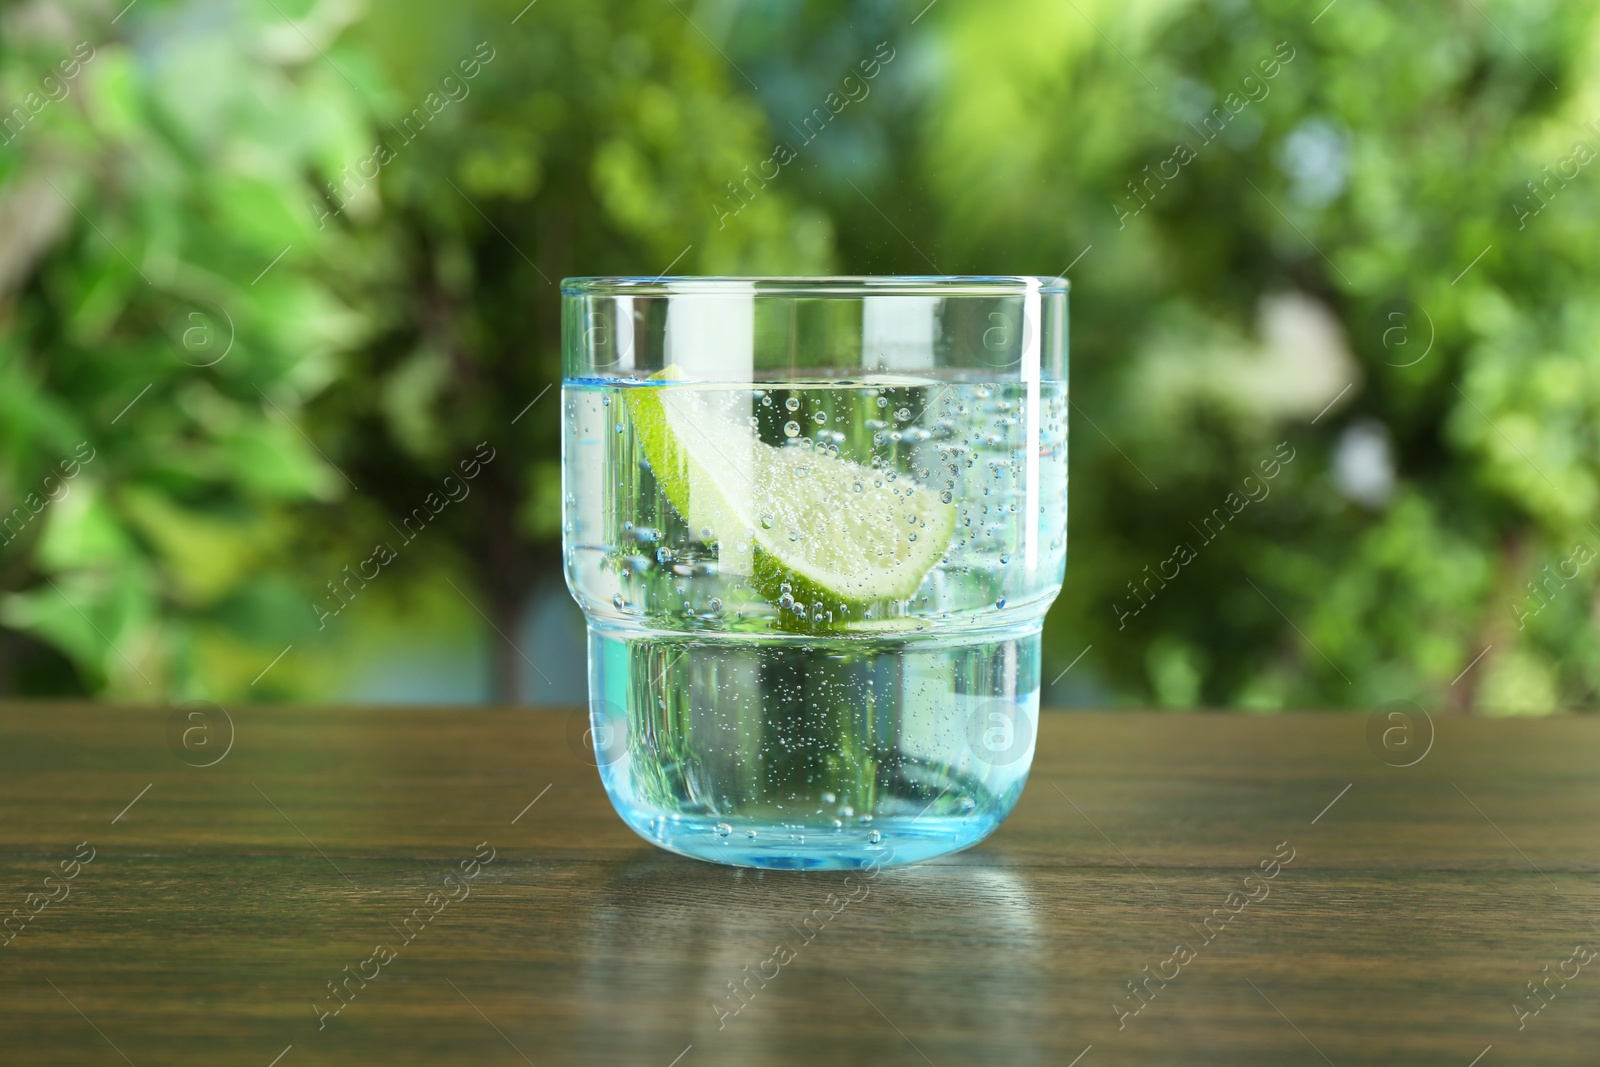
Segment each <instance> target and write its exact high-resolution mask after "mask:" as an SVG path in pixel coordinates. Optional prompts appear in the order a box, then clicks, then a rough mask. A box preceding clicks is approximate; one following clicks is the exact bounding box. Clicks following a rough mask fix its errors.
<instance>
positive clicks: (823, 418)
mask: <svg viewBox="0 0 1600 1067" xmlns="http://www.w3.org/2000/svg"><path fill="white" fill-rule="evenodd" d="M811 417H812V418H813V419H816V420H817V425H818V426H821V425H822V424H823V423H825V422H827V421H828V413H827V412H826V411H819V412H817V413H816V414H815V415H813V416H811Z"/></svg>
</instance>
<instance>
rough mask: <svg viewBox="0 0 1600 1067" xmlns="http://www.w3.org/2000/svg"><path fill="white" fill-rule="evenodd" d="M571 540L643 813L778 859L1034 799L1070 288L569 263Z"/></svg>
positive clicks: (705, 838) (834, 863) (848, 860)
mask: <svg viewBox="0 0 1600 1067" xmlns="http://www.w3.org/2000/svg"><path fill="white" fill-rule="evenodd" d="M562 336H563V346H564V352H565V370H564V380H563V383H562V401H561V402H562V407H563V412H562V418H563V426H564V433H563V440H562V464H563V466H562V469H563V496H564V502H565V503H564V508H565V511H564V515H563V523H564V525H563V527H562V530H563V537H564V555H565V565H566V577H567V585H568V587H569V588H570V589H571V590H572V595H573V596H574V597H575V598H576V599H577V601H578V603H579V605H581V606H582V608H583V611H584V614H585V616H586V617H587V619H588V626H589V708H590V722H591V728H592V737H593V739H594V745H595V754H596V758H597V762H598V764H599V767H600V774H601V778H602V779H603V781H604V783H605V787H606V790H607V792H608V793H609V794H610V796H611V801H612V803H613V804H614V805H615V806H616V809H617V812H618V813H619V814H620V815H621V816H622V818H623V820H624V821H625V822H626V823H627V824H628V825H629V826H631V827H632V828H633V829H634V830H635V831H637V832H638V833H639V834H640V835H641V836H643V837H644V838H645V839H646V840H649V841H651V842H653V843H655V844H657V845H660V846H661V847H662V848H666V849H669V850H671V851H673V852H679V853H682V854H684V855H686V856H694V857H697V858H699V859H706V860H713V861H716V862H719V863H729V864H738V865H741V866H750V867H787V868H848V867H861V866H868V865H871V866H878V865H881V864H886V863H909V862H913V861H916V860H921V859H927V858H928V857H931V856H937V855H941V854H943V853H947V852H952V851H954V850H956V849H960V848H965V847H967V846H968V845H971V844H973V843H975V842H977V841H979V840H981V839H982V838H984V837H985V836H987V835H988V834H989V833H990V832H991V831H992V830H994V828H995V827H996V826H998V825H999V824H1000V822H1001V821H1002V820H1003V819H1004V818H1005V817H1006V815H1007V814H1009V813H1010V811H1011V809H1012V807H1013V806H1014V805H1015V804H1016V801H1017V797H1018V796H1019V795H1020V794H1021V792H1022V787H1023V783H1024V781H1025V780H1026V779H1027V776H1028V768H1029V766H1030V765H1031V763H1032V761H1033V750H1034V739H1035V736H1036V733H1037V724H1038V711H1039V630H1040V626H1041V624H1042V623H1043V620H1044V614H1045V611H1046V610H1047V609H1048V608H1049V607H1050V604H1051V602H1052V601H1053V600H1054V599H1055V597H1056V594H1057V593H1058V592H1059V591H1060V588H1061V579H1062V574H1063V570H1064V568H1065V565H1066V543H1067V492H1066V491H1067V283H1066V281H1065V280H1064V279H1061V278H1029V277H949V278H945V277H927V278H922V277H876V278H665V277H664V278H655V279H645V278H569V279H567V280H565V281H564V282H562Z"/></svg>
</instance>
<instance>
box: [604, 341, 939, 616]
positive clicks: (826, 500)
mask: <svg viewBox="0 0 1600 1067" xmlns="http://www.w3.org/2000/svg"><path fill="white" fill-rule="evenodd" d="M676 376H677V375H676V369H675V368H673V367H668V368H667V369H665V370H663V371H661V372H660V373H659V374H657V375H655V378H656V379H658V380H661V381H662V382H663V384H661V385H653V386H650V387H636V388H630V389H628V390H626V391H625V396H626V406H627V409H628V414H629V417H630V418H631V419H632V421H633V427H634V431H635V433H637V434H638V438H639V441H640V444H641V446H642V448H643V450H644V454H645V459H646V461H647V462H648V463H649V464H650V469H651V472H652V473H653V474H654V475H655V477H656V481H657V482H658V483H659V484H660V486H661V489H662V492H663V493H664V494H665V495H666V498H667V500H668V502H669V503H671V504H672V506H673V508H674V509H675V510H676V511H677V512H678V514H679V515H681V516H682V517H683V518H684V520H685V521H686V522H688V523H689V526H690V528H691V529H692V530H693V531H695V533H696V534H697V535H698V536H699V537H700V539H701V540H704V541H707V542H715V543H716V544H717V546H718V549H719V551H718V559H719V561H720V562H719V568H720V570H721V571H722V573H724V574H746V575H748V576H749V578H750V583H751V585H752V586H753V587H754V588H755V589H756V591H757V592H759V593H760V594H761V595H762V596H763V597H765V598H766V599H767V600H768V601H770V602H772V603H773V604H775V605H777V606H778V607H779V608H780V609H781V611H782V615H781V616H780V618H781V619H782V621H783V624H784V625H785V626H786V627H795V628H799V629H810V628H815V627H832V626H837V625H841V624H845V623H849V622H854V621H859V620H862V619H863V618H864V617H865V613H866V611H867V610H869V609H871V608H874V607H875V606H882V607H887V606H888V605H889V604H892V603H893V602H895V601H903V600H906V599H907V598H909V597H910V596H911V595H912V594H913V593H915V592H916V591H917V587H918V586H920V585H921V584H922V579H923V578H924V577H926V576H927V574H928V572H929V571H930V570H932V569H933V567H934V564H936V563H938V562H939V559H940V557H941V556H943V555H944V551H945V549H946V547H948V545H949V544H950V537H951V535H952V534H953V533H954V531H955V524H956V512H955V508H954V507H952V506H951V505H949V504H945V503H942V502H941V501H940V500H939V498H938V497H936V496H935V495H934V494H932V493H931V492H929V491H928V490H926V489H924V488H922V487H921V486H920V485H918V484H917V483H916V482H915V481H914V480H913V479H912V478H911V477H909V476H908V475H905V474H899V473H894V474H892V475H891V473H890V472H888V471H886V470H875V469H873V468H871V467H864V466H862V465H861V464H859V463H853V462H850V461H849V460H843V459H838V458H835V457H834V456H831V455H828V454H826V453H824V452H818V451H812V450H806V451H802V450H801V449H798V448H775V447H773V446H772V445H769V444H766V443H765V442H763V441H761V440H760V439H759V438H758V437H757V436H756V434H755V433H754V431H753V430H752V429H751V428H750V426H749V415H748V408H746V407H744V406H743V402H738V403H731V402H730V401H732V397H731V396H730V395H729V393H728V391H727V390H726V388H721V389H713V388H710V387H707V388H699V387H696V386H693V385H687V384H686V385H677V386H674V385H671V384H665V383H669V382H671V380H672V379H673V378H675V377H676Z"/></svg>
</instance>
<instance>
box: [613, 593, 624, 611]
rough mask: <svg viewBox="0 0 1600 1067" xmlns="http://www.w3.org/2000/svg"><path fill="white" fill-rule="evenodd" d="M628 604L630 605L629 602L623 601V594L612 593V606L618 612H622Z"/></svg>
mask: <svg viewBox="0 0 1600 1067" xmlns="http://www.w3.org/2000/svg"><path fill="white" fill-rule="evenodd" d="M627 604H628V602H627V601H626V600H623V599H622V594H621V593H612V594H611V606H612V607H614V608H616V609H617V610H618V611H621V610H622V609H623V608H624V607H626V606H627Z"/></svg>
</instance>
